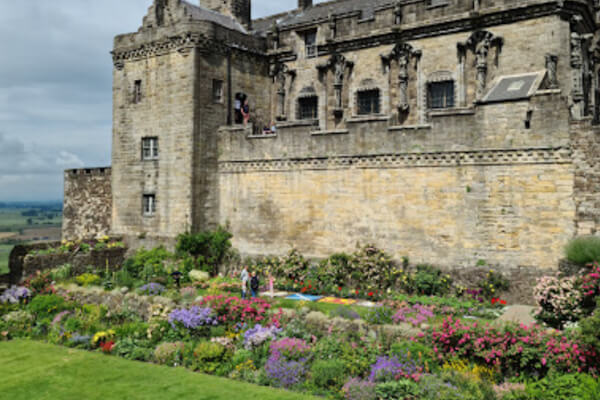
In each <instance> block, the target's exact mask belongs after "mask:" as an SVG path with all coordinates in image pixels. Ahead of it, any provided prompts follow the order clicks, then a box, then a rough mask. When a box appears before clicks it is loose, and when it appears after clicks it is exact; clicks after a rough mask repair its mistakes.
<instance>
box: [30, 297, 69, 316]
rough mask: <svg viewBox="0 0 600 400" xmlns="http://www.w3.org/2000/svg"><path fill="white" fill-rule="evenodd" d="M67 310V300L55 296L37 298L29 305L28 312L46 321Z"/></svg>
mask: <svg viewBox="0 0 600 400" xmlns="http://www.w3.org/2000/svg"><path fill="white" fill-rule="evenodd" d="M66 309H67V303H66V302H65V299H63V298H62V297H60V296H57V295H55V294H48V295H41V296H36V297H34V298H33V300H31V302H30V303H29V304H28V305H27V310H29V312H31V313H32V314H34V315H35V316H36V318H38V319H44V318H47V317H49V316H52V315H54V314H58V313H59V312H61V311H64V310H66Z"/></svg>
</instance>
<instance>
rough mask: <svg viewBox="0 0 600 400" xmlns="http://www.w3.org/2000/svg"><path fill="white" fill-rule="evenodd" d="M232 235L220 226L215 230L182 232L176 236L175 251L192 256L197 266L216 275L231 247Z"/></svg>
mask: <svg viewBox="0 0 600 400" xmlns="http://www.w3.org/2000/svg"><path fill="white" fill-rule="evenodd" d="M232 237H233V235H232V234H231V233H229V232H228V231H227V230H225V229H224V228H222V227H218V228H217V229H216V230H215V231H206V232H200V233H184V234H181V235H179V236H178V237H177V247H176V248H177V252H178V253H179V254H180V255H182V254H188V255H191V256H192V257H194V260H195V263H196V266H197V268H199V269H201V270H203V271H206V272H209V273H210V274H211V275H212V276H216V275H217V273H218V272H219V267H220V266H221V264H222V263H223V260H224V258H225V256H226V255H227V253H228V252H229V251H230V249H231V240H230V239H231V238H232Z"/></svg>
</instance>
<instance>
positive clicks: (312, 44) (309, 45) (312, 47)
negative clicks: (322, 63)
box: [304, 29, 317, 58]
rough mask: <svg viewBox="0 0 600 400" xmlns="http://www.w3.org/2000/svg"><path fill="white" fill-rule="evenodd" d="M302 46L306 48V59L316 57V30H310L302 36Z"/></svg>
mask: <svg viewBox="0 0 600 400" xmlns="http://www.w3.org/2000/svg"><path fill="white" fill-rule="evenodd" d="M304 45H305V47H306V58H311V57H316V56H317V30H316V29H315V30H311V31H308V32H306V33H305V34H304Z"/></svg>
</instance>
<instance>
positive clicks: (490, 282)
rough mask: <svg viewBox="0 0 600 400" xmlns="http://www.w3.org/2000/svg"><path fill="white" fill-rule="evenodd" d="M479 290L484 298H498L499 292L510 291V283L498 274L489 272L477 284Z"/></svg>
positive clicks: (492, 271)
mask: <svg viewBox="0 0 600 400" xmlns="http://www.w3.org/2000/svg"><path fill="white" fill-rule="evenodd" d="M478 286H479V288H480V289H481V290H482V295H483V296H484V297H485V298H488V299H490V298H492V297H498V296H499V295H498V293H499V292H504V291H506V290H508V289H510V282H509V280H508V279H506V278H505V277H504V275H502V274H501V273H499V272H496V271H494V270H492V269H491V270H489V271H488V273H487V274H486V276H485V278H484V279H483V280H482V281H481V282H479V285H478Z"/></svg>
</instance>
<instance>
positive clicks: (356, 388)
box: [342, 378, 376, 400]
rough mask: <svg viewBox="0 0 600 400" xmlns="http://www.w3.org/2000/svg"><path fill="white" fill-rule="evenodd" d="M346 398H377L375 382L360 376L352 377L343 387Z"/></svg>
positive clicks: (371, 399) (347, 399)
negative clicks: (359, 377)
mask: <svg viewBox="0 0 600 400" xmlns="http://www.w3.org/2000/svg"><path fill="white" fill-rule="evenodd" d="M342 394H343V395H344V399H346V400H375V399H376V397H375V383H374V382H371V381H368V380H366V381H365V380H362V379H358V378H351V379H349V380H348V382H346V384H345V385H344V387H342Z"/></svg>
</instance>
